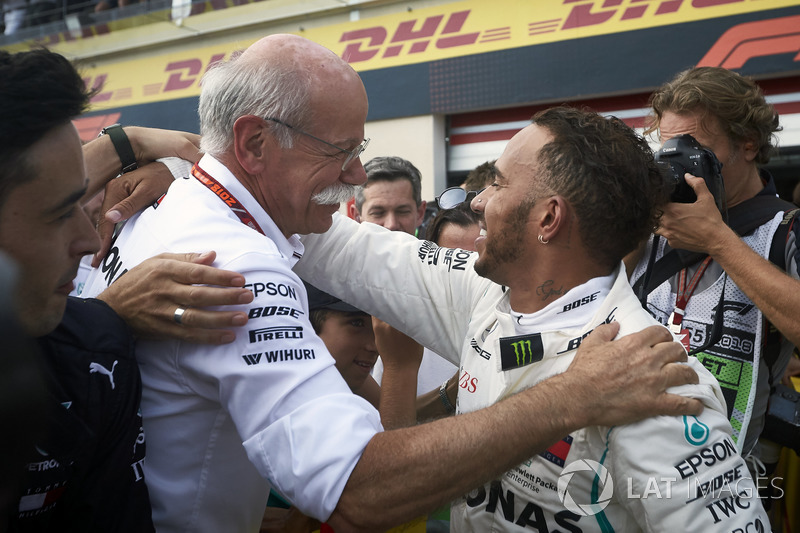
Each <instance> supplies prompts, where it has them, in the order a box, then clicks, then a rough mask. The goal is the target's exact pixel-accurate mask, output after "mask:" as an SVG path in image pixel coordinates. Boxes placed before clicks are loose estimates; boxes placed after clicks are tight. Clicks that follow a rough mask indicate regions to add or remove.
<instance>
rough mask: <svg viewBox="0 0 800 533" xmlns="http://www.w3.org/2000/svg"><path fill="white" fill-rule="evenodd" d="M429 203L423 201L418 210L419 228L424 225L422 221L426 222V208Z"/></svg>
mask: <svg viewBox="0 0 800 533" xmlns="http://www.w3.org/2000/svg"><path fill="white" fill-rule="evenodd" d="M427 205H428V202H426V201H425V200H422V203H420V204H419V207H418V208H417V227H419V226H420V225H421V224H422V221H423V220H425V208H426V207H427Z"/></svg>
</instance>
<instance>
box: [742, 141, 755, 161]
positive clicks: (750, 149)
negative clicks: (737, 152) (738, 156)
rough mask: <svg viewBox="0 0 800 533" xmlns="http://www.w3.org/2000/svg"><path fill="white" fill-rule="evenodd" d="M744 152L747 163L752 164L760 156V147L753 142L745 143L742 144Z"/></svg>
mask: <svg viewBox="0 0 800 533" xmlns="http://www.w3.org/2000/svg"><path fill="white" fill-rule="evenodd" d="M742 152H743V153H744V159H745V161H747V162H748V163H750V162H752V161H753V160H754V159H755V158H756V156H757V155H758V146H757V145H756V143H755V142H753V141H745V142H744V143H742Z"/></svg>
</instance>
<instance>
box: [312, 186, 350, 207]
mask: <svg viewBox="0 0 800 533" xmlns="http://www.w3.org/2000/svg"><path fill="white" fill-rule="evenodd" d="M356 191H358V185H350V184H349V183H342V182H338V183H334V184H333V185H331V186H329V187H325V188H324V189H322V190H321V191H320V192H318V193H317V194H315V195H314V196H312V197H311V201H312V202H314V203H315V204H319V205H334V204H341V203H342V202H347V201H348V200H350V198H352V197H353V196H355V194H356Z"/></svg>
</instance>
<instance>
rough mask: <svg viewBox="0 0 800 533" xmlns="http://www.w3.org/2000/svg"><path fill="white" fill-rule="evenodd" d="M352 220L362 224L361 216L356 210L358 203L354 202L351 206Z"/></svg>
mask: <svg viewBox="0 0 800 533" xmlns="http://www.w3.org/2000/svg"><path fill="white" fill-rule="evenodd" d="M349 209H350V218H352V219H353V220H355V221H356V222H361V215H359V214H358V209H356V203H355V202H353V203H352V204H350V208H349Z"/></svg>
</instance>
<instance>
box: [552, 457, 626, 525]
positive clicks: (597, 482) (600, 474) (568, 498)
mask: <svg viewBox="0 0 800 533" xmlns="http://www.w3.org/2000/svg"><path fill="white" fill-rule="evenodd" d="M575 475H578V476H579V478H581V477H582V478H584V479H588V477H589V476H591V478H592V483H591V490H589V491H586V490H578V489H577V488H576V486H578V485H582V486H586V484H585V483H573V491H574V493H575V494H576V495H577V494H579V497H578V501H581V502H583V501H585V500H588V499H591V501H590V502H588V503H580V504H579V503H576V502H575V499H574V498H573V497H572V495H571V494H570V492H569V491H568V490H567V488H568V486H569V484H570V482H571V481H572V477H573V476H575ZM613 493H614V482H613V480H612V479H611V476H609V474H608V469H607V468H606V467H604V466H603V465H601V464H600V463H598V462H595V461H592V460H591V459H580V460H578V461H573V462H572V463H570V464H568V465H567V466H566V468H564V470H563V471H562V472H561V475H560V476H558V498H559V500H561V503H563V504H564V507H566V508H567V509H568V510H570V511H572V512H573V513H575V514H578V515H580V516H590V515H596V514H597V513H599V512H600V511H602V510H603V509H605V508H606V506H607V505H608V503H609V502H610V501H611V496H612V495H613Z"/></svg>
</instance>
